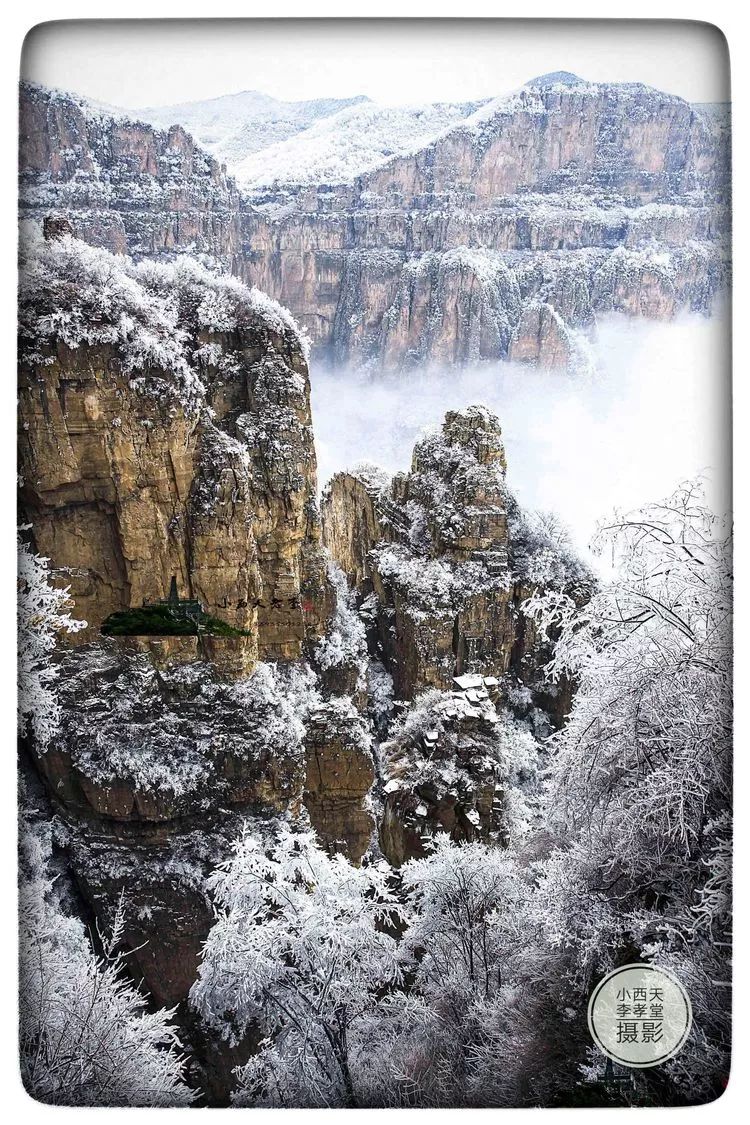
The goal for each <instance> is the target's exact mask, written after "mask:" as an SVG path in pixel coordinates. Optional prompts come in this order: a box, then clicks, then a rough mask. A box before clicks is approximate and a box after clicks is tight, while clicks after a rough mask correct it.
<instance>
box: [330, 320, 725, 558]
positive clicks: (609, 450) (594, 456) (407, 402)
mask: <svg viewBox="0 0 750 1125" xmlns="http://www.w3.org/2000/svg"><path fill="white" fill-rule="evenodd" d="M727 337H728V332H727V320H726V316H725V315H724V314H723V312H721V311H719V312H717V313H716V315H714V316H712V317H704V316H701V315H696V314H683V315H681V316H679V317H678V318H676V319H675V320H673V321H670V322H659V321H645V320H641V319H635V318H625V317H622V316H612V317H609V318H606V319H603V320H601V321H600V322H599V324H598V329H597V342H596V345H595V355H596V374H595V375H594V376H592V377H585V378H584V377H577V376H575V375H571V374H565V373H561V372H549V371H546V372H542V371H539V370H536V369H534V368H530V367H523V366H520V365H518V364H510V363H498V364H496V365H491V366H482V367H479V368H474V369H465V370H448V371H445V370H444V371H435V370H430V371H426V370H422V371H412V372H402V373H399V374H397V375H396V374H391V375H387V376H379V377H373V376H365V375H362V374H359V373H355V372H352V371H345V370H338V371H334V372H331V371H325V370H319V369H317V368H316V365H315V364H314V363H313V365H312V372H311V377H312V402H313V419H314V425H315V434H316V445H317V454H318V475H319V480H320V482H321V484H324V483H325V482H326V481H327V480H329V479H330V477H331V476H332V475H333V474H334V473H336V472H338V471H340V470H342V469H345V468H347V467H348V466H351V465H354V464H356V463H357V462H359V461H371V462H374V463H375V464H378V465H380V466H382V467H383V468H384V469H386V470H388V472H390V473H394V472H396V471H398V470H405V469H408V468H409V464H410V460H411V451H412V448H413V446H414V443H415V441H416V440H417V438H418V437H419V436H420V435H421V434H423V433H424V432H426V431H427V430H429V429H430V428H434V427H436V426H439V425H440V423H441V421H442V419H443V416H444V415H445V412H446V411H447V410H455V409H458V408H461V407H464V406H468V405H470V404H472V403H481V404H484V405H485V406H488V407H489V408H490V409H491V410H493V411H494V412H495V413H496V414H497V415H498V417H499V418H500V422H501V425H502V429H503V438H504V441H505V448H506V454H507V459H508V483H509V485H510V487H511V488H512V489H513V490H514V492H515V493H516V495H517V496H518V498H519V500H520V501H521V503H522V504H524V505H525V506H526V507H528V508H533V509H544V510H553V511H555V512H557V513H558V514H559V515H560V516H561V517H562V518H563V519H564V520H565V522H566V523H567V525H568V526H569V528H570V530H571V533H572V535H573V538H574V541H575V543H576V545H577V547H578V548H579V550H581V551H582V552H584V553H587V551H586V548H587V545H588V543H589V541H590V538H591V535H592V533H593V531H594V529H595V526H596V524H597V522H598V521H599V520H601V519H604V518H606V517H607V516H609V514H610V513H611V512H612V510H613V508H615V507H617V508H624V509H631V508H634V507H638V506H639V505H641V504H643V503H648V502H650V501H654V500H659V499H661V498H663V497H664V496H667V495H668V494H669V493H670V492H671V491H672V490H673V489H674V488H675V487H676V486H677V485H678V484H679V483H680V482H681V481H684V480H686V479H689V478H693V477H695V476H698V475H703V476H704V477H705V478H706V480H707V487H708V492H709V499H710V502H711V506H712V508H713V510H714V511H717V512H721V513H723V512H725V511H728V509H729V505H730V496H729V483H728V479H729V459H730V440H731V438H730V434H731V430H730V391H729V373H728V371H729V362H728V339H727Z"/></svg>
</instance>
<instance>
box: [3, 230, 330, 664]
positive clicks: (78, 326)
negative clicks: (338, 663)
mask: <svg viewBox="0 0 750 1125" xmlns="http://www.w3.org/2000/svg"><path fill="white" fill-rule="evenodd" d="M21 301H22V307H21V323H22V367H21V372H20V411H19V419H20V431H19V452H20V465H21V474H22V477H23V489H22V505H23V509H24V512H25V515H26V517H27V518H28V520H29V522H30V523H31V524H32V528H33V536H34V542H35V545H36V548H37V550H38V551H39V552H40V553H41V554H43V555H45V556H46V557H48V558H50V559H51V560H52V565H53V567H54V568H55V570H56V571H57V572H58V573H59V575H60V577H61V579H63V580H64V582H65V584H66V585H69V586H70V589H71V594H72V597H73V598H74V601H75V605H76V614H77V615H78V616H79V617H81V618H83V619H85V620H86V621H87V622H88V625H89V628H88V629H87V630H85V631H84V632H83V633H82V634H78V635H77V639H78V640H82V641H86V640H88V639H90V638H91V636H92V635H95V634H96V632H98V627H99V625H100V624H101V622H102V621H103V620H104V618H106V617H107V616H108V614H110V613H111V612H113V611H115V610H120V609H123V608H126V607H138V606H141V604H142V603H143V601H144V600H152V601H153V600H157V599H159V598H162V597H164V596H165V595H166V592H167V589H168V587H169V582H170V577H171V576H172V575H176V576H177V579H178V586H179V588H180V592H181V593H182V594H183V595H184V596H187V597H192V598H197V599H198V600H199V601H200V602H201V603H202V604H203V606H204V607H205V609H206V610H207V612H208V613H210V614H211V615H213V616H215V617H218V618H220V619H221V620H222V621H224V622H226V624H228V625H230V626H232V627H234V628H235V629H237V630H240V631H242V632H243V633H245V634H246V636H244V637H242V638H241V639H240V640H239V641H235V640H233V641H232V643H231V644H229V645H226V646H223V647H224V651H225V654H226V665H227V671H228V674H246V673H247V672H248V671H249V670H250V669H251V668H252V666H253V664H254V662H255V660H257V659H258V658H260V659H269V658H270V659H274V658H280V659H294V658H296V657H298V656H299V655H300V654H301V653H302V651H303V650H304V648H305V646H306V644H307V643H308V642H311V641H313V640H314V639H315V638H317V637H318V636H320V635H322V633H323V631H324V628H325V624H326V621H327V619H328V616H329V615H330V611H331V609H332V605H333V596H332V591H331V590H330V587H329V585H328V582H327V578H326V574H325V565H324V560H323V556H322V551H321V549H320V528H319V520H318V514H317V507H316V487H317V486H316V465H315V451H314V447H313V436H312V428H311V419H310V399H309V381H308V375H307V365H306V362H305V356H304V353H303V348H302V343H301V341H300V338H299V336H298V334H297V332H296V329H295V327H294V325H293V322H292V321H291V319H290V318H289V317H288V316H286V314H285V313H284V312H283V310H280V309H279V308H278V306H274V305H273V303H272V302H268V301H266V300H264V299H261V297H260V296H259V295H257V294H256V295H253V294H251V293H250V292H249V291H248V290H246V289H245V288H244V287H243V286H241V285H239V284H238V283H235V282H232V281H231V280H222V279H219V278H217V277H216V276H214V275H212V274H210V273H208V272H207V271H205V270H202V269H201V268H200V267H198V266H197V265H195V264H193V265H191V266H189V267H188V266H187V264H183V266H182V267H175V269H174V270H172V271H170V270H169V268H166V267H165V268H164V269H162V270H160V271H156V272H153V271H152V272H149V271H148V270H146V271H143V270H141V271H139V270H138V268H137V267H134V266H132V264H131V263H130V262H129V261H128V259H125V258H115V257H112V256H111V255H109V254H108V253H106V252H105V251H102V250H97V251H93V250H90V249H89V248H88V247H86V246H85V245H84V244H83V243H80V242H77V241H76V240H73V239H71V238H70V237H69V236H63V237H62V238H60V239H56V240H53V241H51V242H48V243H47V244H45V245H44V246H43V247H42V248H36V249H34V248H31V249H30V250H29V257H28V260H27V262H26V265H25V267H24V269H23V270H22V295H21ZM50 324H52V325H53V326H54V327H50ZM221 648H222V645H221V641H220V639H219V638H202V642H201V650H202V652H203V653H204V654H205V655H209V656H211V655H217V653H218V652H219V650H220V649H221ZM209 649H210V650H211V652H208V650H209ZM233 668H234V672H232V669H233Z"/></svg>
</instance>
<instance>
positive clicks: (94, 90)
mask: <svg viewBox="0 0 750 1125" xmlns="http://www.w3.org/2000/svg"><path fill="white" fill-rule="evenodd" d="M551 70H570V71H573V72H574V73H575V74H578V75H580V77H582V78H586V79H588V80H590V81H595V82H604V81H609V82H645V83H647V84H648V85H650V86H656V87H657V88H659V89H662V90H666V91H667V92H669V93H672V94H678V95H679V96H681V97H683V98H687V99H688V100H689V101H723V100H727V99H728V97H729V91H728V67H727V64H726V50H725V46H724V41H723V39H722V37H721V36H720V34H719V33H718V32H716V31H715V29H713V28H711V27H709V26H708V25H706V24H699V23H683V22H679V21H658V22H657V21H653V22H639V21H619V20H617V21H615V20H612V21H607V20H603V21H588V22H587V21H574V20H561V21H544V20H528V21H523V20H508V21H505V20H494V21H493V20H489V21H487V20H382V21H379V20H240V21H235V20H209V21H203V20H194V21H191V20H184V21H183V20H163V21H162V20H153V21H148V20H146V21H138V20H130V21H120V20H101V21H78V22H77V21H64V22H63V21H61V22H57V23H48V24H42V25H40V27H38V28H37V29H36V30H35V31H34V32H32V33H31V36H30V37H29V39H28V40H27V44H26V46H25V49H24V57H23V64H22V71H23V76H24V77H25V78H29V79H31V80H32V81H35V82H42V83H44V84H45V85H48V86H57V87H60V88H61V89H64V90H71V91H73V92H75V93H78V94H83V95H85V96H86V97H89V98H94V99H96V100H98V101H103V102H108V103H110V104H112V105H117V106H123V107H125V108H127V109H137V108H138V107H139V106H147V105H171V104H174V103H176V102H183V101H193V100H202V99H205V98H212V97H217V96H219V95H221V94H230V93H237V92H239V91H241V90H260V91H262V92H263V93H266V94H271V95H273V96H274V97H277V98H283V99H286V100H289V101H297V100H301V99H306V98H316V97H347V96H352V95H354V94H366V95H368V96H369V97H370V98H372V99H373V100H375V101H379V102H384V103H388V104H399V103H409V102H432V101H468V100H474V99H479V98H486V97H493V96H496V95H498V94H502V93H505V92H507V91H508V90H512V89H515V88H516V87H518V86H521V85H523V83H524V82H526V81H527V80H528V79H530V78H533V77H535V76H537V75H539V74H544V73H546V72H547V71H551Z"/></svg>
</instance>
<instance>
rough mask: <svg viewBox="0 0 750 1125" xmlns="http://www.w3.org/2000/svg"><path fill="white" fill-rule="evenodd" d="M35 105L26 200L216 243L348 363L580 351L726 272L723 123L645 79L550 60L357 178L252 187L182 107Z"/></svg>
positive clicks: (60, 101) (704, 299) (704, 288)
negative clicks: (591, 338)
mask: <svg viewBox="0 0 750 1125" xmlns="http://www.w3.org/2000/svg"><path fill="white" fill-rule="evenodd" d="M21 121H22V138H21V160H22V163H21V170H22V180H21V201H22V212H24V213H26V214H28V215H30V216H35V217H40V216H41V215H42V214H45V213H47V212H48V211H49V210H50V209H51V208H53V207H58V208H60V209H63V210H65V212H66V214H69V215H70V216H71V218H72V219H73V222H74V225H75V228H76V233H77V234H78V235H79V236H80V237H82V238H85V239H87V240H88V241H92V242H94V243H96V244H101V245H106V246H108V247H110V248H111V249H114V250H117V251H119V252H123V251H125V250H126V249H127V251H128V252H130V253H131V254H134V255H136V256H142V255H149V256H154V255H164V254H166V255H171V254H174V253H175V252H177V251H179V250H194V249H198V250H201V251H205V252H207V253H210V254H212V255H213V256H214V257H216V258H217V259H219V260H220V261H221V262H222V264H223V265H224V266H226V267H227V268H230V269H231V270H232V271H233V272H235V273H236V274H238V275H239V276H240V277H241V278H242V279H243V280H244V281H246V282H247V283H249V284H252V285H257V286H258V287H259V288H260V289H262V290H263V291H264V292H267V293H269V294H270V295H271V296H273V297H275V298H276V299H278V300H280V301H281V302H282V304H284V305H285V306H286V307H288V308H289V309H291V311H292V313H293V314H294V316H295V317H296V318H297V320H298V321H299V322H300V323H301V324H302V325H303V326H304V327H305V328H306V329H307V331H308V332H309V334H310V337H311V339H312V341H313V346H314V349H315V354H316V355H317V356H318V357H323V358H325V359H326V360H328V361H331V362H334V363H336V364H364V365H368V366H372V367H374V368H380V367H386V368H399V367H409V366H411V365H415V364H423V363H436V364H467V363H476V362H480V361H485V360H497V359H499V358H511V359H515V360H518V361H521V362H528V363H541V364H543V365H546V366H561V365H566V364H567V365H573V366H581V365H585V364H586V363H587V362H588V347H587V335H590V334H591V333H592V332H594V331H595V324H596V318H597V317H598V316H600V315H602V314H606V313H610V312H621V313H624V314H626V315H629V316H644V317H656V318H664V317H671V316H673V315H674V314H675V313H676V312H677V311H678V310H679V309H682V308H689V309H693V310H701V311H707V310H708V309H709V308H710V306H711V303H712V301H713V298H714V296H715V295H716V294H717V292H719V291H720V290H721V289H722V287H723V286H724V285H725V283H726V280H727V245H726V243H727V235H728V229H729V219H728V199H729V156H728V152H729V142H728V130H727V128H726V126H725V123H724V121H723V119H722V117H721V115H717V114H713V113H707V112H704V111H702V110H701V109H699V108H694V107H691V106H690V105H689V104H688V103H687V102H684V101H683V100H681V99H680V98H676V97H672V96H670V95H667V94H663V93H660V92H659V91H657V90H653V89H650V88H649V87H646V86H641V85H638V84H624V85H612V84H598V85H597V84H594V83H586V82H583V81H581V80H579V79H576V78H575V76H573V77H572V78H570V79H566V80H565V81H562V80H561V79H560V76H559V75H552V76H547V78H545V79H540V80H536V81H534V82H531V83H529V84H528V85H527V86H526V87H524V88H523V89H522V90H521V91H519V92H518V93H517V94H515V95H512V96H510V97H508V98H499V99H495V100H494V101H490V102H488V103H487V104H485V105H482V106H481V107H480V108H479V109H477V110H476V112H474V113H471V114H470V115H469V116H467V117H465V118H464V119H460V120H459V121H458V123H457V124H456V125H455V126H454V127H452V128H450V129H448V130H444V131H443V132H441V133H440V134H439V135H438V136H436V137H435V139H434V140H433V141H431V142H430V143H428V144H425V145H423V146H422V147H417V149H416V151H413V152H410V153H408V154H406V155H401V156H395V157H393V158H392V159H390V160H389V161H386V162H384V163H383V164H382V165H381V166H380V167H377V168H375V169H374V170H371V171H368V172H365V173H363V174H360V175H353V176H352V177H351V179H350V181H348V182H345V183H333V184H331V183H327V182H326V183H321V184H318V185H315V184H312V185H310V184H304V185H302V186H300V185H299V184H297V183H295V182H293V177H290V182H288V183H287V182H284V181H283V179H282V180H280V181H279V182H278V183H276V184H275V185H274V186H273V187H265V188H262V189H261V188H257V189H255V190H244V191H242V192H241V191H239V190H238V189H237V187H236V185H235V184H234V182H233V181H232V180H230V179H228V178H227V176H226V173H225V171H224V170H223V168H222V167H221V166H220V165H218V164H217V162H216V161H215V160H214V158H213V157H210V156H209V155H208V154H206V153H204V152H202V151H201V150H200V149H199V148H197V146H195V145H194V143H193V141H192V140H191V139H190V138H189V137H188V135H187V134H186V133H185V132H184V130H183V129H181V128H179V127H178V126H172V127H171V128H170V129H169V130H168V131H167V132H160V131H159V130H158V129H154V128H153V127H152V126H150V125H146V124H145V123H137V122H132V121H129V120H127V119H126V118H118V117H112V116H108V115H107V114H106V113H104V112H103V111H101V110H97V109H95V108H94V107H91V106H89V105H88V104H87V103H85V102H83V101H81V100H80V99H76V98H73V97H71V96H68V95H64V94H60V93H52V92H50V91H45V90H42V89H40V88H38V87H31V86H24V87H23V88H22V93H21Z"/></svg>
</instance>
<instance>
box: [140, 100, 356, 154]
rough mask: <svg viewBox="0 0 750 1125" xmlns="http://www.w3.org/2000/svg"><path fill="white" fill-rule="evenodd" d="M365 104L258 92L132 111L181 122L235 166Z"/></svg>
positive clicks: (158, 121)
mask: <svg viewBox="0 0 750 1125" xmlns="http://www.w3.org/2000/svg"><path fill="white" fill-rule="evenodd" d="M365 102H369V98H366V97H365V96H364V95H363V94H360V95H357V96H356V97H352V98H313V99H311V100H308V101H299V102H287V101H281V100H279V99H278V98H272V97H270V96H269V95H268V94H263V93H261V92H260V91H258V90H243V91H241V92H240V93H238V94H223V95H222V96H221V97H218V98H208V99H206V100H204V101H193V102H181V103H177V104H176V105H168V106H147V107H145V108H143V109H138V110H133V114H134V115H135V116H136V117H137V118H138V119H139V120H141V121H146V122H148V123H149V124H150V125H155V126H156V127H157V128H159V129H168V128H169V127H170V126H171V125H182V126H183V128H185V129H187V130H188V132H189V133H191V134H192V136H193V138H194V139H195V140H196V141H197V142H198V143H199V144H201V145H203V147H204V148H207V149H208V150H209V152H211V154H212V155H213V156H215V157H217V159H219V160H223V161H225V162H226V163H227V164H237V163H239V162H240V161H242V160H243V159H244V158H245V157H246V156H249V155H250V154H251V153H254V152H258V151H259V150H260V149H263V148H267V147H268V146H269V145H272V144H276V143H277V142H279V141H284V140H286V139H287V138H288V137H292V136H294V135H295V134H296V133H299V132H302V131H303V130H304V129H307V128H308V127H309V126H311V125H314V124H315V122H316V121H320V120H322V119H324V118H326V117H330V116H332V115H333V114H336V113H339V112H340V111H341V110H345V109H349V108H350V107H351V106H357V105H361V104H363V103H365Z"/></svg>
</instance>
